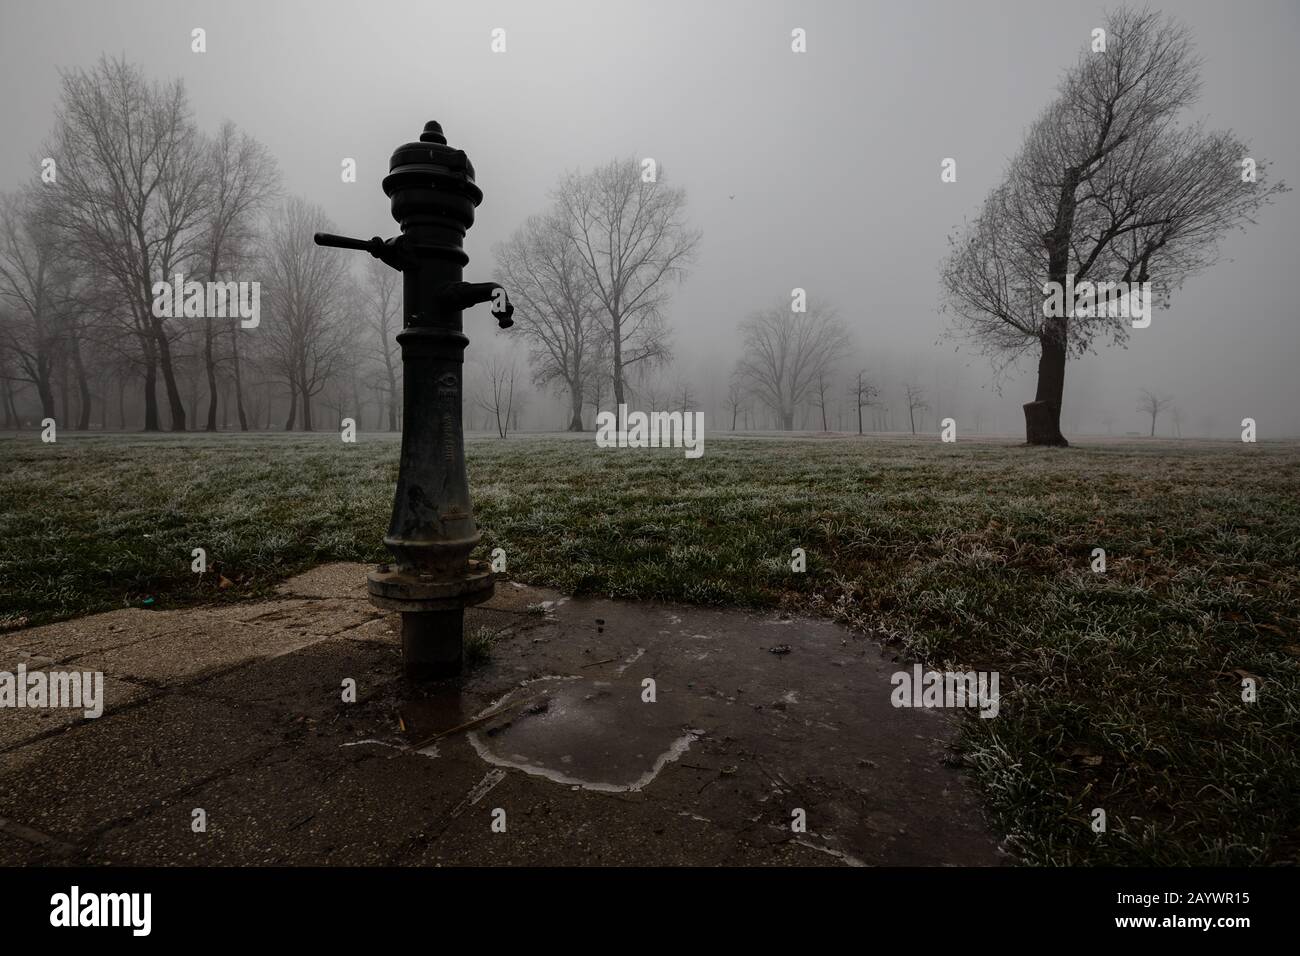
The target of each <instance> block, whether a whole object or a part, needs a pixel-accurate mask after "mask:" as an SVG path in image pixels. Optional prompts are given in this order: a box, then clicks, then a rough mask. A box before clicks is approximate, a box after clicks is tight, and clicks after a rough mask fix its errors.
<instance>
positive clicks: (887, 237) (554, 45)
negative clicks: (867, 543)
mask: <svg viewBox="0 0 1300 956" xmlns="http://www.w3.org/2000/svg"><path fill="white" fill-rule="evenodd" d="M1153 6H1154V7H1156V8H1158V9H1164V10H1166V11H1168V12H1171V13H1174V14H1176V15H1177V16H1178V17H1179V18H1180V19H1182V20H1183V21H1184V22H1185V23H1186V24H1187V25H1188V26H1189V27H1190V28H1191V30H1192V32H1193V34H1194V36H1195V38H1196V41H1197V44H1198V47H1199V50H1200V52H1201V54H1202V55H1203V57H1204V59H1205V66H1204V68H1203V71H1202V79H1203V85H1204V92H1203V95H1202V98H1201V101H1200V103H1199V105H1198V106H1197V107H1196V108H1195V109H1194V111H1193V114H1192V115H1193V116H1198V117H1204V118H1206V119H1207V120H1208V122H1209V123H1210V125H1212V126H1215V127H1228V128H1231V129H1233V130H1234V131H1235V132H1236V133H1237V134H1238V135H1240V136H1241V137H1243V138H1244V139H1245V140H1246V141H1247V142H1249V143H1250V144H1251V146H1252V152H1253V154H1254V155H1255V156H1256V157H1266V158H1268V159H1269V160H1271V161H1272V162H1273V164H1274V165H1273V175H1274V176H1276V177H1280V178H1282V179H1284V180H1286V181H1287V182H1288V183H1290V184H1292V185H1295V184H1296V183H1298V182H1300V162H1298V160H1297V157H1298V156H1300V124H1297V122H1296V115H1297V109H1296V99H1297V94H1298V93H1300V65H1298V64H1300V57H1298V56H1297V53H1298V52H1300V51H1298V47H1300V43H1298V42H1297V41H1298V40H1300V4H1297V3H1296V2H1295V0H1279V2H1254V0H1248V2H1239V3H1232V4H1226V3H1221V2H1220V3H1210V2H1177V3H1174V2H1169V3H1165V4H1153ZM1105 9H1106V7H1105V6H1103V5H1101V4H1092V3H1058V2H1044V0H1024V2H1014V3H991V2H970V0H952V2H915V0H908V2H891V3H887V4H885V3H865V2H853V0H845V2H804V3H795V2H748V3H740V2H734V3H721V2H704V0H656V2H645V0H623V2H611V0H603V2H582V3H561V2H555V0H526V2H518V3H484V2H473V3H446V2H432V0H424V2H410V3H400V2H383V0H366V2H284V0H260V2H243V0H233V2H232V0H221V2H204V3H198V2H186V0H166V2H122V0H115V2H112V3H98V2H97V3H91V2H66V0H41V2H22V0H0V82H2V83H3V89H4V95H3V97H0V120H3V122H2V123H0V129H2V130H3V136H0V188H4V189H9V188H12V187H13V186H15V185H17V184H18V183H19V182H20V181H22V180H24V179H27V178H29V177H30V176H31V175H32V174H33V173H34V172H35V171H36V167H35V162H36V160H37V159H38V156H39V153H38V147H39V144H40V143H41V140H42V139H43V138H44V136H45V135H46V134H47V132H48V131H49V129H50V125H51V118H52V114H53V110H54V107H55V104H56V102H57V98H58V89H59V79H58V73H57V71H58V68H59V67H70V66H88V65H90V64H92V63H93V62H94V61H95V59H96V58H97V57H98V56H99V55H100V54H101V53H102V52H107V53H109V54H111V55H119V54H120V55H124V56H125V57H126V58H127V59H128V60H130V61H132V62H135V63H137V64H139V65H141V66H142V67H144V68H145V70H146V71H147V72H148V73H150V74H151V75H152V76H154V77H156V78H159V79H166V78H171V77H176V76H179V77H182V78H183V79H184V81H185V83H186V86H187V87H188V90H189V93H190V97H191V101H192V104H193V107H194V110H195V114H196V118H197V120H198V121H199V123H200V125H201V126H202V127H203V128H205V129H207V130H209V131H212V130H215V128H216V127H217V125H218V123H219V122H220V121H221V120H223V119H227V118H228V119H231V120H233V121H234V122H235V123H236V124H238V125H239V126H240V127H241V128H243V129H245V130H247V131H248V132H249V133H251V134H252V135H254V136H256V137H257V138H258V139H260V140H262V141H263V142H264V143H266V145H267V146H268V147H269V148H270V150H271V151H272V153H273V154H274V155H275V157H276V158H277V159H278V161H279V163H280V166H281V170H282V173H283V176H284V180H285V185H286V187H287V188H288V189H289V190H290V191H292V192H295V193H299V194H302V195H304V196H306V197H308V198H309V199H311V200H313V201H315V202H317V203H319V204H320V205H322V206H323V207H324V208H325V209H326V210H327V212H328V214H329V215H330V216H331V217H332V218H333V220H334V221H335V223H336V224H337V226H338V229H339V231H340V232H343V233H345V234H347V235H355V236H363V237H369V236H371V235H375V234H382V235H392V234H394V232H395V230H396V225H395V224H394V223H393V221H392V219H391V218H390V217H389V214H388V204H387V201H386V200H385V199H384V197H383V194H382V192H381V190H380V187H379V180H380V179H381V177H382V176H383V175H384V174H385V173H386V172H387V169H388V158H389V154H390V153H391V152H392V150H393V148H394V147H395V146H397V145H398V144H400V143H403V142H406V141H409V140H413V139H415V138H417V136H418V134H419V132H420V129H421V127H422V125H423V123H424V122H425V121H426V120H430V119H437V120H439V121H440V122H442V124H443V127H444V129H445V131H446V133H447V136H448V140H449V142H450V143H451V144H452V145H453V146H457V147H460V148H462V149H464V150H465V151H466V152H467V153H468V154H469V156H470V158H471V160H472V161H473V163H474V166H475V168H476V170H477V174H478V183H479V185H480V186H481V187H482V189H483V191H484V194H485V197H486V198H485V200H484V203H483V205H482V207H481V208H480V210H479V219H478V223H477V225H476V226H475V227H474V229H473V231H472V232H471V233H470V235H469V239H468V243H467V249H468V252H469V254H470V256H471V265H470V267H469V269H468V270H467V278H469V279H474V280H477V279H485V278H487V277H489V275H490V273H491V271H492V257H491V252H490V250H491V246H492V243H493V242H494V241H496V240H499V239H502V238H504V237H506V236H507V235H508V234H509V233H510V232H511V231H512V230H513V229H514V228H515V227H517V226H518V225H519V224H520V223H521V222H522V221H523V219H524V218H525V217H526V216H527V215H529V214H531V213H533V212H537V211H540V210H541V209H542V208H543V207H544V206H545V205H546V202H547V193H548V191H549V190H550V189H551V188H552V187H553V186H554V184H555V183H556V180H557V179H558V177H559V176H560V174H561V173H562V172H564V171H565V170H567V169H574V168H583V169H586V168H590V167H591V166H593V165H595V164H597V163H602V162H605V161H607V160H609V159H610V158H613V157H615V156H632V155H634V156H637V157H645V156H650V157H654V158H655V159H656V160H657V161H658V162H659V164H660V166H661V168H662V169H663V170H664V171H665V172H666V178H667V179H668V180H669V181H671V182H673V183H675V184H677V185H681V186H684V187H685V188H686V190H687V195H688V210H689V216H690V219H691V221H692V224H693V225H695V226H697V227H698V228H700V229H702V230H703V233H704V240H703V244H702V246H701V249H700V256H699V260H698V263H697V265H696V266H695V268H694V270H693V272H692V274H691V276H690V277H689V279H688V280H687V281H686V282H685V284H684V285H683V286H682V287H681V288H680V289H679V291H678V292H677V293H676V295H675V297H674V299H673V303H672V306H671V309H670V311H669V317H670V320H671V323H672V325H673V328H674V333H675V338H674V341H675V350H676V353H677V355H678V366H679V368H680V370H681V371H683V372H685V373H687V374H689V375H690V376H692V377H695V378H696V379H697V381H699V382H700V383H701V387H702V388H705V389H707V387H708V386H707V384H705V383H706V382H712V383H713V387H714V388H715V389H719V388H721V387H725V369H726V367H728V366H729V365H730V362H731V360H732V359H733V358H734V357H735V354H736V352H737V343H736V341H735V330H736V325H737V323H738V322H739V320H740V319H741V318H742V317H743V316H744V314H745V313H746V312H747V311H749V310H751V309H753V308H756V307H760V306H764V305H767V304H771V303H772V302H774V301H776V300H778V299H783V300H786V301H788V296H789V291H790V289H791V288H792V287H794V286H802V287H804V288H806V289H808V290H809V293H810V294H812V295H815V296H820V297H823V298H827V299H829V300H831V301H832V302H833V303H835V304H836V305H837V306H838V308H839V311H840V313H841V315H842V316H843V317H844V318H845V319H846V320H847V322H848V324H849V326H850V328H851V329H852V331H853V333H854V335H855V336H856V339H857V341H858V344H859V353H860V354H859V355H858V356H855V357H852V359H850V358H848V357H846V363H847V362H849V361H852V362H854V363H859V362H860V363H865V364H867V365H868V366H871V367H876V368H879V369H882V370H884V369H886V368H889V369H892V370H893V374H895V375H897V376H898V380H900V381H901V377H902V376H904V375H911V374H913V373H915V374H916V375H917V376H918V377H919V378H920V379H921V380H922V382H923V384H926V385H928V386H930V387H932V388H937V387H938V385H942V386H943V387H944V388H949V389H952V388H954V387H959V388H960V391H961V393H962V401H963V402H964V404H965V405H966V406H967V407H970V406H971V405H973V404H974V403H977V402H978V403H983V404H984V405H985V406H986V407H987V409H988V410H989V414H990V416H992V415H993V414H996V415H997V417H998V421H999V425H1000V427H1001V428H1002V429H1004V430H1006V431H1009V432H1015V431H1018V430H1021V429H1022V428H1023V419H1022V418H1021V415H1020V410H1019V406H1020V405H1021V403H1023V402H1025V401H1028V400H1030V399H1032V398H1033V379H1032V375H1026V376H1021V377H1019V378H1011V379H1009V380H1006V381H1005V382H1004V383H1003V389H1002V396H1001V397H998V396H997V395H994V394H991V393H980V392H979V389H980V387H981V386H985V385H987V384H988V383H989V382H990V381H991V380H992V371H991V368H990V366H989V364H988V362H987V360H985V359H983V358H982V357H980V356H979V355H978V354H977V353H976V352H975V351H974V349H973V348H970V347H968V346H963V347H961V350H960V351H956V352H955V351H954V349H955V348H958V347H959V344H958V343H955V342H946V343H943V342H939V344H936V343H937V342H938V341H939V339H940V336H941V334H942V332H943V329H944V322H945V320H944V319H943V317H942V316H940V315H939V314H938V313H937V303H938V295H939V291H938V290H939V284H938V273H937V267H938V264H939V262H940V261H941V259H942V258H943V256H944V253H945V248H946V236H947V234H948V233H949V232H950V231H951V230H952V229H953V228H954V227H955V226H958V225H959V224H960V223H961V221H962V219H963V217H966V216H970V215H973V214H974V213H975V212H976V211H977V210H978V208H979V204H980V202H981V200H982V199H983V198H984V196H985V195H986V194H987V193H988V192H989V190H990V188H991V187H993V186H994V185H995V184H996V183H997V182H998V181H999V180H1000V179H1001V177H1002V174H1003V172H1004V169H1005V165H1006V163H1007V162H1008V160H1009V158H1010V157H1011V156H1012V155H1013V154H1014V153H1015V151H1016V150H1017V148H1018V147H1019V145H1020V143H1021V139H1022V136H1023V133H1024V130H1025V128H1026V127H1027V125H1028V124H1029V123H1030V122H1031V121H1032V120H1033V119H1034V117H1035V116H1036V115H1037V114H1038V112H1039V111H1040V110H1041V109H1042V108H1043V107H1044V106H1045V105H1046V104H1047V103H1048V102H1049V100H1050V99H1051V98H1052V96H1053V92H1054V89H1055V85H1056V83H1057V81H1058V79H1059V78H1060V76H1061V74H1062V71H1063V70H1064V69H1065V68H1066V67H1067V66H1068V65H1069V64H1071V63H1073V61H1074V59H1075V57H1076V56H1077V54H1078V52H1079V51H1080V50H1081V49H1082V48H1083V47H1084V46H1085V44H1086V43H1087V41H1088V36H1089V31H1090V30H1091V29H1092V28H1093V27H1094V26H1098V25H1100V23H1101V22H1102V19H1103V13H1104V10H1105ZM194 27H203V28H204V29H206V31H207V44H208V50H207V52H206V53H204V54H195V53H191V52H190V31H191V29H192V28H194ZM496 27H501V28H504V29H505V30H506V42H507V52H506V53H504V54H494V53H492V52H491V50H490V42H491V35H490V34H491V31H492V29H493V28H496ZM795 27H802V28H804V29H805V30H806V31H807V36H808V52H807V53H806V54H805V55H795V54H792V53H791V52H790V31H791V29H793V28H795ZM948 156H951V157H954V158H956V160H957V182H956V183H955V184H943V183H941V182H940V179H939V163H940V160H941V159H942V158H944V157H948ZM344 157H354V158H355V159H356V160H357V163H358V177H357V182H356V183H355V184H344V183H342V182H340V176H339V172H340V161H341V160H342V158H344ZM732 196H734V197H735V198H734V199H733V198H730V197H732ZM1298 196H1300V194H1297V193H1292V194H1288V195H1285V196H1283V197H1282V198H1281V200H1280V201H1279V202H1278V203H1277V204H1275V205H1273V206H1271V207H1268V208H1267V209H1265V210H1264V212H1263V214H1262V216H1261V218H1260V222H1259V224H1258V225H1257V226H1255V227H1253V228H1252V229H1251V230H1250V231H1249V232H1247V233H1245V234H1234V235H1232V236H1230V237H1229V238H1228V239H1227V241H1226V242H1225V243H1224V245H1223V249H1222V251H1223V255H1222V258H1221V260H1220V262H1219V264H1218V265H1217V266H1215V267H1214V268H1212V269H1211V270H1209V271H1207V272H1206V273H1203V274H1202V275H1201V276H1199V277H1197V278H1195V279H1193V280H1192V281H1191V282H1189V283H1188V284H1187V285H1186V286H1185V287H1184V288H1183V289H1182V290H1181V291H1180V292H1179V293H1177V295H1176V296H1175V298H1174V301H1173V307H1172V309H1171V310H1170V311H1168V312H1157V313H1156V315H1155V316H1154V319H1153V322H1152V325H1151V327H1150V328H1149V329H1146V330H1135V331H1134V333H1133V336H1132V340H1131V343H1130V345H1129V348H1128V349H1127V350H1122V349H1115V348H1108V349H1105V350H1103V351H1102V352H1101V353H1100V354H1099V355H1098V356H1096V357H1091V358H1088V359H1085V360H1083V361H1080V362H1073V363H1071V365H1070V368H1069V369H1068V371H1067V375H1066V381H1067V387H1066V411H1065V413H1064V415H1063V422H1064V423H1065V424H1066V428H1067V434H1068V432H1069V430H1070V422H1071V415H1072V410H1073V412H1074V414H1075V416H1076V417H1077V418H1078V424H1077V425H1076V427H1087V428H1091V429H1096V428H1098V427H1100V426H1099V424H1098V422H1099V421H1100V419H1101V416H1102V413H1103V411H1105V410H1109V411H1111V412H1113V413H1114V414H1115V415H1116V416H1117V422H1116V424H1115V429H1116V431H1117V432H1120V431H1124V430H1137V429H1139V428H1144V426H1143V423H1142V420H1141V419H1142V416H1141V415H1140V414H1139V413H1138V412H1137V411H1136V402H1137V390H1138V389H1139V388H1140V387H1148V388H1152V389H1156V390H1159V391H1163V392H1168V393H1170V394H1172V395H1173V396H1174V397H1175V401H1176V404H1178V405H1179V406H1181V407H1182V408H1183V410H1184V412H1185V414H1186V418H1187V424H1186V425H1185V426H1184V427H1185V430H1189V431H1192V432H1196V433H1204V432H1207V431H1209V430H1211V428H1213V430H1214V431H1215V432H1217V433H1218V434H1220V435H1222V436H1224V437H1232V436H1234V435H1235V434H1236V431H1235V430H1234V429H1235V426H1236V423H1237V422H1239V421H1240V419H1241V418H1243V417H1245V416H1251V417H1254V418H1256V419H1257V420H1258V422H1259V428H1260V435H1261V437H1262V438H1267V437H1278V436H1280V435H1282V434H1291V435H1295V434H1300V376H1298V375H1297V373H1296V370H1295V366H1296V362H1297V360H1298V359H1300V321H1298V316H1297V313H1298V312H1300V310H1298V309H1297V305H1296V297H1295V293H1294V290H1293V287H1292V285H1291V283H1292V282H1293V281H1295V279H1296V277H1297V276H1298V275H1300V268H1297V267H1298V266H1300V217H1298V216H1297V214H1296V213H1297V208H1296V204H1297V202H1298V201H1300V199H1298V198H1297V197H1298ZM478 312H479V313H481V314H477V313H476V314H473V315H472V317H468V316H467V322H468V323H469V327H468V328H467V331H468V332H469V334H470V335H471V338H473V339H475V340H476V342H481V341H482V339H483V338H485V337H486V336H488V335H491V334H493V333H492V331H491V329H492V328H493V326H494V324H493V323H492V321H491V319H490V316H489V315H488V314H487V312H486V310H478ZM475 324H477V328H475V327H474V325H475ZM474 348H475V346H474V345H471V350H473V349H474ZM719 369H721V370H722V371H721V372H720V371H719ZM1027 371H1029V372H1032V368H1029V369H1027ZM936 383H938V385H936ZM719 397H720V394H719ZM986 426H987V422H986ZM1238 430H1239V429H1238Z"/></svg>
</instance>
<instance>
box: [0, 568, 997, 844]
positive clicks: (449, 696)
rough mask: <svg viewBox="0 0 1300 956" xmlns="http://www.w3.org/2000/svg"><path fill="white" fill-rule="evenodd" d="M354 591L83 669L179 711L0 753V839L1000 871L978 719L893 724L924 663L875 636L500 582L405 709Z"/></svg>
mask: <svg viewBox="0 0 1300 956" xmlns="http://www.w3.org/2000/svg"><path fill="white" fill-rule="evenodd" d="M366 570H367V568H366V567H365V566H362V565H335V566H331V567H329V568H327V569H317V570H316V571H315V572H313V573H312V575H311V576H310V577H308V578H307V580H306V581H305V582H288V584H287V585H286V588H285V591H284V593H285V595H286V597H284V598H282V599H280V600H277V601H271V602H260V603H258V604H250V605H244V606H222V607H220V608H208V609H196V610H194V611H190V612H178V613H184V614H186V615H187V618H186V622H187V626H186V627H185V628H182V629H179V630H173V631H170V632H169V633H167V634H160V635H156V636H153V637H150V638H148V639H146V640H143V641H138V642H136V643H133V644H130V645H121V646H118V647H105V648H103V649H102V650H96V651H93V652H87V653H85V654H83V655H81V656H80V657H79V660H85V661H96V662H98V663H100V664H102V665H103V669H104V670H105V671H106V672H107V673H108V674H110V675H112V676H115V677H121V676H123V675H132V676H133V677H135V678H136V679H141V680H145V679H147V680H150V681H154V682H157V684H158V685H159V687H160V688H163V690H162V691H161V692H160V693H159V694H158V695H157V696H155V697H153V698H150V699H145V700H142V701H140V702H138V703H137V704H135V705H134V706H131V707H129V708H127V709H125V710H123V711H121V712H119V713H116V714H112V715H110V716H107V717H105V718H101V719H100V720H98V721H86V722H82V723H81V724H78V725H75V726H72V727H70V728H69V729H67V730H66V731H65V732H64V733H61V734H58V735H56V736H51V737H47V738H44V739H40V740H36V741H35V742H32V743H27V744H24V745H22V746H19V747H17V748H15V749H11V750H10V751H8V752H4V753H0V817H3V818H5V819H8V820H11V821H13V822H14V824H15V825H17V826H23V827H27V828H29V832H33V833H38V834H48V835H50V836H51V837H53V838H55V839H57V840H60V841H64V842H66V843H75V844H76V851H75V853H74V854H73V856H74V858H76V859H79V860H82V861H88V862H106V863H196V862H205V863H220V864H227V863H229V864H237V863H238V864H248V863H286V862H288V863H365V864H371V863H402V864H413V865H431V864H492V863H511V864H520V865H532V864H597V865H606V864H643V863H644V864H658V863H670V864H679V863H681V864H697V865H710V864H724V865H726V864H734V865H756V864H757V865H763V864H778V865H823V864H833V865H843V864H862V863H865V864H881V865H897V864H924V865H952V864H974V865H997V864H1001V863H1004V862H1007V859H1008V858H1007V857H1006V856H1005V855H1004V854H1003V853H1002V852H1001V851H1000V850H999V848H998V839H997V837H996V835H995V834H993V833H991V832H990V831H989V830H988V828H987V827H986V825H985V824H984V821H983V819H982V816H981V814H980V810H979V805H978V802H977V800H976V798H975V795H974V793H973V790H972V788H971V787H970V785H969V784H968V781H967V780H966V779H965V778H964V777H963V776H962V775H961V774H960V773H959V772H958V771H957V770H955V769H954V768H953V767H951V766H950V765H949V764H948V763H947V762H946V757H947V755H948V749H947V748H948V743H949V741H951V739H952V737H953V735H954V733H955V729H956V720H957V719H962V718H958V717H956V716H955V715H954V714H953V713H951V712H939V711H934V710H924V709H906V708H904V709H897V708H894V707H893V706H892V704H891V702H890V697H891V692H892V690H893V687H892V684H891V682H890V676H891V674H893V673H894V672H896V671H898V670H905V669H907V667H908V666H909V664H908V663H907V662H898V661H895V660H893V659H892V658H891V657H890V655H888V654H887V653H885V652H883V651H882V650H881V648H880V647H879V646H878V645H877V644H875V643H874V642H872V641H870V640H868V639H865V638H859V637H854V636H852V635H850V634H848V633H847V632H845V631H844V630H842V629H841V628H839V627H837V626H835V625H833V624H831V623H828V622H826V621H821V620H813V619H802V618H797V617H782V616H780V615H777V614H770V613H769V614H765V613H756V612H748V611H739V610H722V609H699V608H688V607H682V606H677V605H666V604H660V603H655V602H622V601H609V600H602V599H586V598H584V599H567V598H564V597H563V596H560V595H555V594H554V593H553V592H546V591H543V590H540V589H532V588H527V587H522V586H520V587H516V586H515V585H514V584H513V583H512V582H508V581H499V582H498V584H497V595H498V597H497V598H494V602H493V604H489V605H485V606H484V607H483V608H480V609H475V610H473V611H471V612H470V613H469V614H468V615H467V630H468V631H470V632H472V631H473V629H475V628H480V627H486V628H491V629H492V630H493V633H494V634H495V637H496V639H495V640H494V642H493V643H492V646H491V650H490V659H489V660H487V661H486V663H482V664H481V665H480V666H477V667H474V668H472V669H469V670H467V671H466V673H465V674H463V675H462V676H461V677H459V678H455V679H451V680H447V681H441V682H433V683H427V684H413V683H410V682H408V681H406V680H405V679H404V678H402V677H401V671H400V666H399V665H400V648H399V642H398V640H397V620H396V618H395V617H394V616H392V615H380V614H379V613H378V612H376V611H375V610H374V609H373V608H371V607H370V606H369V605H368V603H367V602H365V601H364V600H361V599H360V598H358V597H356V596H355V593H354V592H355V588H354V587H353V584H352V583H351V582H355V581H357V580H360V581H364V579H365V573H366ZM298 594H304V595H306V594H310V596H305V597H290V596H288V595H298ZM345 595H346V596H345ZM115 613H116V612H115ZM90 620H91V621H92V622H93V619H90ZM74 623H75V622H74ZM55 627H56V628H57V627H58V626H57V625H56V626H55ZM94 627H95V625H94V624H90V625H87V624H84V623H83V624H81V625H80V631H81V632H82V633H86V632H87V629H88V628H89V629H90V630H91V631H93V628H94ZM19 633H21V632H19ZM42 640H45V641H51V642H52V643H53V646H61V645H59V641H60V640H61V638H60V637H58V635H57V634H47V635H43V636H42ZM38 646H45V645H38ZM348 677H350V678H352V679H354V680H355V681H356V682H357V691H358V698H357V701H356V702H355V703H345V702H344V701H343V700H342V696H341V691H342V687H341V683H342V681H343V680H344V678H348ZM964 719H970V718H969V717H967V718H964ZM416 747H418V748H420V749H419V752H416V751H415V749H414V748H416ZM195 806H203V807H204V808H205V809H206V810H207V811H208V814H209V821H210V826H209V830H208V832H207V833H206V834H195V833H193V831H192V830H191V828H190V819H191V818H190V811H191V810H192V809H193V808H194V807H195ZM494 807H501V808H502V809H504V810H505V811H506V817H507V830H506V832H505V833H494V832H493V831H492V828H491V825H490V824H491V820H490V810H491V809H492V808H494ZM214 808H215V810H214ZM796 822H798V823H799V824H801V825H792V824H795V823H796ZM3 832H4V831H3V828H0V833H3ZM10 837H11V840H12V834H10ZM20 842H22V841H20ZM28 842H30V841H28ZM4 852H5V853H6V854H7V855H8V856H9V857H13V856H15V855H16V856H17V857H18V858H20V859H27V860H28V861H29V862H37V861H39V860H41V859H43V856H42V853H43V852H44V851H39V850H38V849H37V848H36V844H34V843H33V844H32V850H31V853H30V855H29V856H27V857H25V856H24V853H23V847H22V846H17V847H15V846H10V847H9V848H8V849H7V850H5V851H4Z"/></svg>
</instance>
